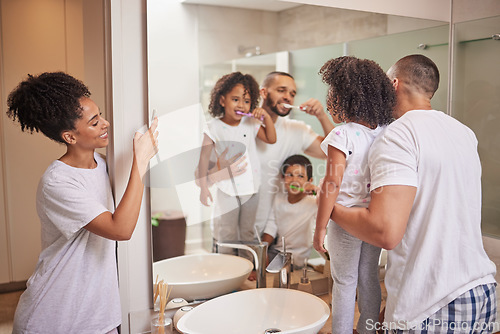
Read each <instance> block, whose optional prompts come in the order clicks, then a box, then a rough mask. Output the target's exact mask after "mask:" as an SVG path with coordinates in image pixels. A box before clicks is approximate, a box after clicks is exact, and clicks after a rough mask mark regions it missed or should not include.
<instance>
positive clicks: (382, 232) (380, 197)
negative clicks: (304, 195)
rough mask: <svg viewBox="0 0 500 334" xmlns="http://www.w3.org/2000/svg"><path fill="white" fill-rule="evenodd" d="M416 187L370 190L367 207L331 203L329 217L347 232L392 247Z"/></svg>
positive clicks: (402, 230)
mask: <svg viewBox="0 0 500 334" xmlns="http://www.w3.org/2000/svg"><path fill="white" fill-rule="evenodd" d="M416 193H417V188H416V187H411V186H400V185H394V186H383V187H380V188H377V189H375V190H373V191H372V192H371V202H370V205H369V207H368V208H366V209H365V208H346V207H344V206H342V205H339V204H335V207H334V209H333V212H332V215H331V218H332V220H333V221H335V223H337V224H338V225H339V226H341V227H342V228H343V229H344V230H346V231H347V232H348V233H349V234H351V235H353V236H355V237H357V238H359V239H361V240H363V241H365V242H368V243H370V244H372V245H375V246H378V247H381V248H385V249H393V248H394V247H396V246H397V245H398V244H399V243H400V242H401V240H402V239H403V235H404V234H405V231H406V225H407V224H408V217H409V216H410V212H411V209H412V206H413V201H414V199H415V194H416Z"/></svg>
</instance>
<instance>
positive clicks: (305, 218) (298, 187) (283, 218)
mask: <svg viewBox="0 0 500 334" xmlns="http://www.w3.org/2000/svg"><path fill="white" fill-rule="evenodd" d="M280 171H281V176H282V180H283V184H284V186H285V191H286V192H285V193H279V194H278V195H276V198H275V200H274V203H273V207H272V209H271V213H270V215H269V220H268V221H267V225H266V228H265V229H264V233H263V235H262V241H267V242H268V243H269V245H271V246H270V247H269V250H268V261H271V260H272V259H273V258H274V257H275V256H276V254H278V252H279V251H282V250H283V243H282V237H285V245H286V250H287V252H291V253H292V260H293V265H294V268H300V267H303V266H304V263H305V261H307V259H308V258H309V254H310V253H311V249H312V235H313V226H314V222H315V221H316V212H317V211H318V206H317V204H316V198H315V197H314V196H309V195H311V194H315V193H316V191H317V188H316V186H315V185H314V184H312V173H313V169H312V164H311V161H309V159H307V158H306V157H305V156H303V155H292V156H290V157H288V158H287V159H286V160H285V162H284V163H283V165H282V166H281V169H280ZM274 240H276V243H275V244H273V242H274Z"/></svg>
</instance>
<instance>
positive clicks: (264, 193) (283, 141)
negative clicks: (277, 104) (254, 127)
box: [255, 117, 318, 231]
mask: <svg viewBox="0 0 500 334" xmlns="http://www.w3.org/2000/svg"><path fill="white" fill-rule="evenodd" d="M274 127H275V128H276V138H277V139H276V143H274V144H272V145H269V144H266V143H264V142H263V141H261V140H257V150H258V151H257V152H258V154H259V159H260V166H261V173H262V176H261V180H262V182H261V184H260V190H259V206H258V209H257V216H256V218H255V226H257V228H258V230H259V231H263V230H264V227H265V226H266V223H267V219H268V217H269V213H270V211H271V207H272V205H273V200H274V196H275V195H276V194H277V193H278V192H280V191H282V189H281V186H280V179H281V176H280V172H279V170H280V168H281V165H282V164H283V162H284V161H285V159H286V158H288V157H289V156H291V155H294V154H303V153H304V151H305V150H307V149H308V148H309V146H311V144H312V143H313V142H314V140H316V138H318V134H317V133H315V132H314V131H313V130H312V129H311V127H310V126H309V125H307V124H306V123H304V122H303V121H299V120H293V119H289V118H287V117H278V118H277V119H276V122H275V123H274Z"/></svg>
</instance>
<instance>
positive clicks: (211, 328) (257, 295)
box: [177, 288, 330, 334]
mask: <svg viewBox="0 0 500 334" xmlns="http://www.w3.org/2000/svg"><path fill="white" fill-rule="evenodd" d="M329 316H330V308H329V307H328V305H327V304H326V303H325V302H324V301H323V300H321V299H320V298H318V297H316V296H314V295H311V294H309V293H305V292H302V291H297V290H292V289H276V288H268V289H253V290H245V291H240V292H235V293H231V294H228V295H224V296H221V297H217V298H214V299H212V300H209V301H208V302H205V303H203V304H201V305H199V306H196V307H195V308H194V309H193V310H191V311H189V312H188V313H187V314H186V315H184V316H183V317H182V318H181V319H180V320H179V322H178V323H177V328H178V329H179V330H180V331H181V332H183V333H189V334H221V333H231V334H265V333H278V332H279V333H283V334H285V333H287V334H292V333H293V334H316V333H318V332H319V330H320V329H321V328H322V327H323V326H324V324H325V323H326V321H327V320H328V317H329ZM266 331H267V332H266Z"/></svg>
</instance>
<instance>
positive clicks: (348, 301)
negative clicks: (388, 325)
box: [314, 57, 396, 333]
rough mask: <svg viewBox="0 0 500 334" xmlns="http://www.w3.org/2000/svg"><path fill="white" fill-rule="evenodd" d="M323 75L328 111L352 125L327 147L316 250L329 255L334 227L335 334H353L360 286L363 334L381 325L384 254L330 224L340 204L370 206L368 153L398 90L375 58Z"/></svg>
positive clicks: (331, 65)
mask: <svg viewBox="0 0 500 334" xmlns="http://www.w3.org/2000/svg"><path fill="white" fill-rule="evenodd" d="M320 74H321V75H322V78H323V81H324V82H325V83H326V84H328V86H329V90H328V98H327V107H328V110H329V111H330V114H331V116H332V118H333V120H334V121H335V122H336V123H339V121H342V122H346V124H345V125H341V126H338V127H336V128H335V129H333V130H332V131H331V132H330V134H329V135H328V136H327V137H326V138H325V139H324V141H323V142H322V143H321V148H322V149H323V151H324V152H325V153H326V154H327V165H326V173H325V177H324V180H323V183H322V185H321V191H320V197H319V208H318V215H317V218H316V230H315V234H314V248H315V249H316V250H318V251H320V252H325V251H326V250H325V248H324V246H323V242H324V239H325V234H326V232H327V225H328V237H327V243H328V250H329V252H330V259H331V268H332V270H331V271H332V277H333V281H334V283H333V300H332V328H333V333H352V330H353V326H354V323H353V322H354V307H355V300H356V288H358V292H359V298H358V304H359V310H360V318H359V321H358V324H357V326H356V327H357V328H356V329H357V332H358V333H375V329H374V328H369V327H368V324H369V323H370V321H372V323H376V322H377V321H378V316H379V312H380V304H381V291H380V283H379V279H378V260H379V256H380V251H381V250H380V248H378V247H375V246H372V245H370V244H368V243H366V242H363V241H361V240H359V239H357V238H355V237H353V236H351V235H350V234H349V233H347V232H346V231H345V230H343V229H342V228H341V227H340V226H338V225H337V224H335V222H334V221H332V220H330V215H331V213H332V210H333V207H334V205H335V202H338V203H340V204H342V205H344V206H347V207H351V206H360V207H368V204H369V202H370V171H369V170H368V151H369V149H370V146H371V144H372V142H373V140H374V139H375V137H376V136H377V135H378V134H379V133H381V132H382V130H383V128H384V126H385V125H387V124H389V123H390V122H391V121H392V119H393V118H392V111H393V108H394V107H395V104H396V96H395V91H394V88H393V86H392V83H391V81H390V80H389V78H388V77H387V75H386V74H385V73H384V71H383V70H382V69H381V68H380V66H379V65H378V64H376V63H375V62H373V61H371V60H362V59H357V58H355V57H340V58H336V59H332V60H329V61H328V62H326V63H325V64H324V65H323V67H322V68H321V70H320ZM358 282H359V283H358ZM371 327H373V326H371Z"/></svg>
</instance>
